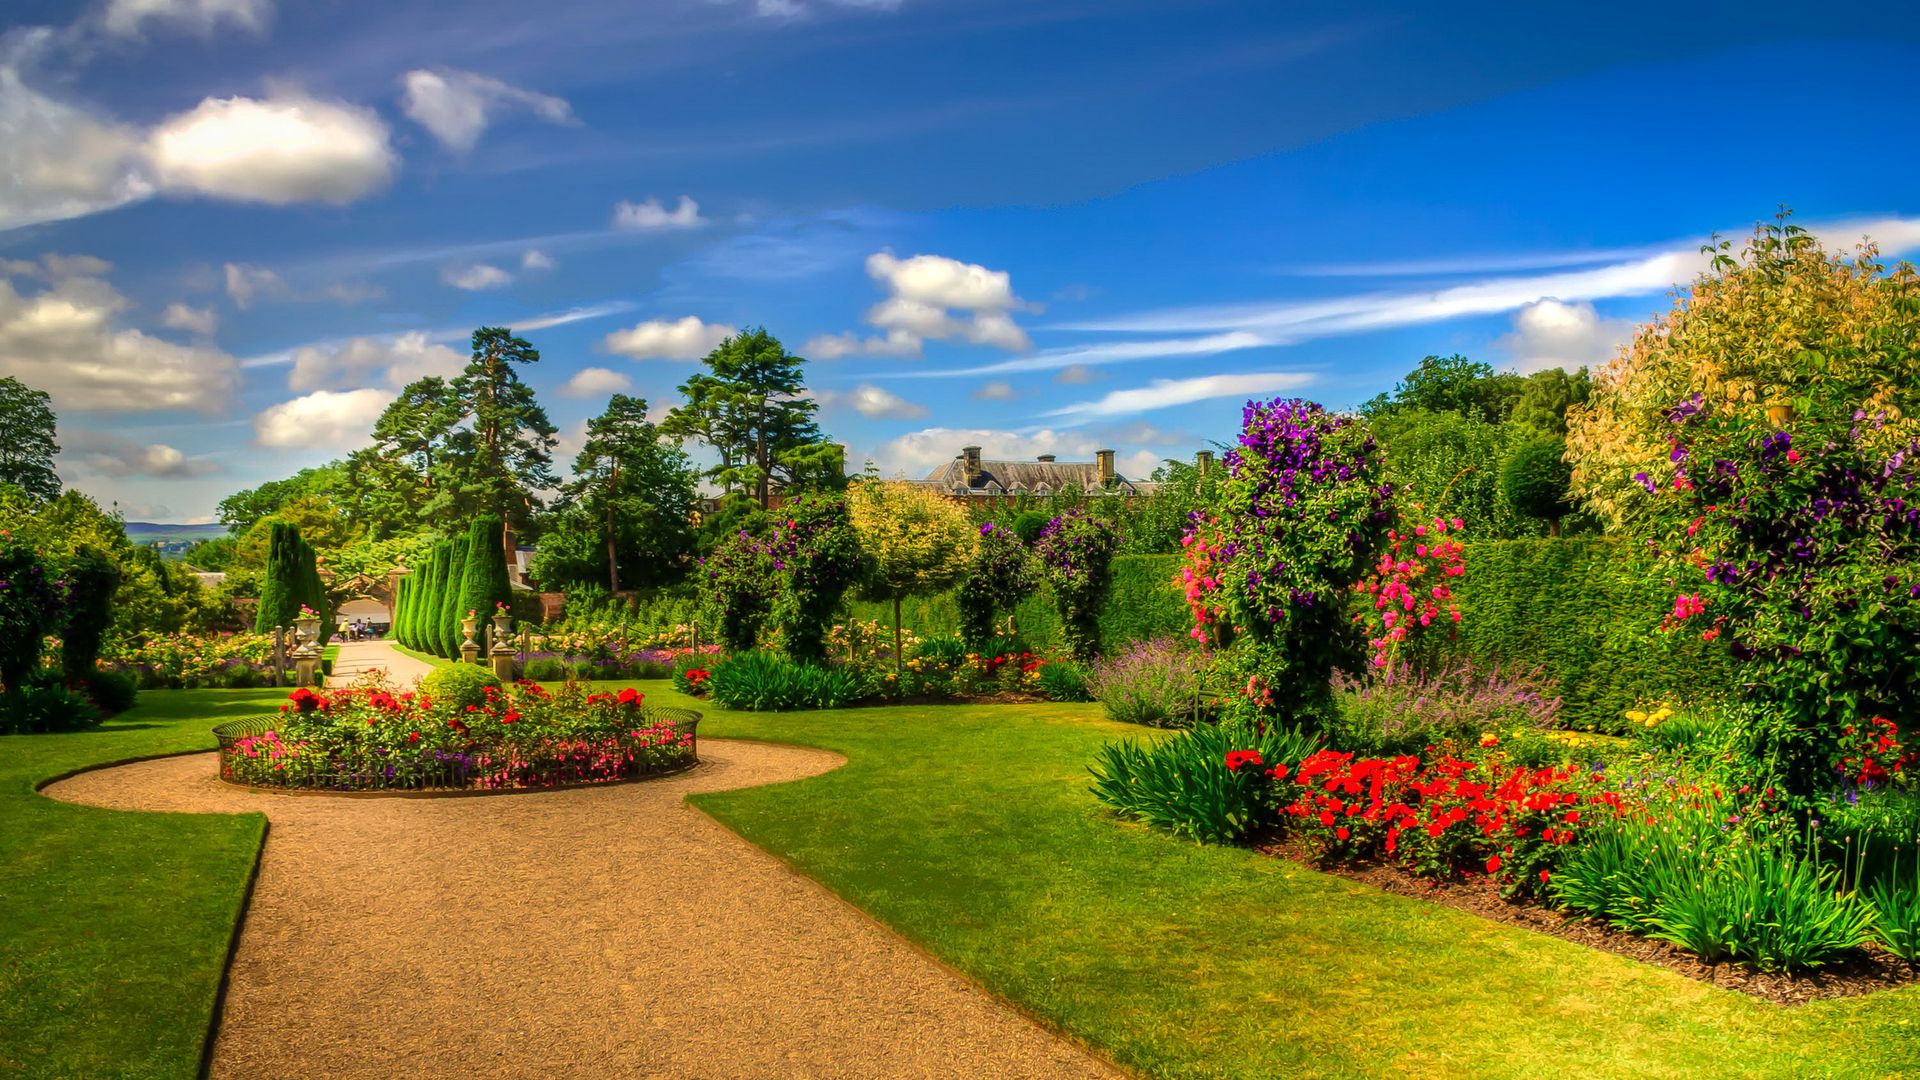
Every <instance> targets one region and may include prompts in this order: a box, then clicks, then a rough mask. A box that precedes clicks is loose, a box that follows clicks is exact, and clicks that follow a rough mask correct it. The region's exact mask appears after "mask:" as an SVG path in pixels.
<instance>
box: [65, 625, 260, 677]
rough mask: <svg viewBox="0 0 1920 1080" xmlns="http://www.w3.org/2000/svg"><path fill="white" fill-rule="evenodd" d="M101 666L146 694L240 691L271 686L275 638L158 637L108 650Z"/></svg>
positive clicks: (162, 635)
mask: <svg viewBox="0 0 1920 1080" xmlns="http://www.w3.org/2000/svg"><path fill="white" fill-rule="evenodd" d="M101 667H103V668H105V669H106V670H108V671H118V672H121V673H123V674H125V675H128V676H130V677H132V678H133V679H135V680H137V681H138V683H139V685H140V688H141V689H143V690H198V689H208V688H212V689H227V690H240V689H246V688H249V687H254V686H267V685H270V684H271V683H272V682H273V638H272V637H270V636H269V635H267V634H158V635H154V636H153V637H151V638H149V639H147V640H146V641H145V642H125V643H122V644H120V645H119V646H117V647H110V648H109V649H108V651H107V654H106V655H105V656H104V657H102V660H101Z"/></svg>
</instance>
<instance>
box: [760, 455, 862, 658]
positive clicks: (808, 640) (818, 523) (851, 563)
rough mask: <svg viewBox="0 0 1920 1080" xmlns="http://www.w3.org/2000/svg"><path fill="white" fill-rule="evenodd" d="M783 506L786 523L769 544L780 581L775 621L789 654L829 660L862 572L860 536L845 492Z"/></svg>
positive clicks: (805, 497) (803, 498) (806, 497)
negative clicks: (832, 634) (831, 634)
mask: <svg viewBox="0 0 1920 1080" xmlns="http://www.w3.org/2000/svg"><path fill="white" fill-rule="evenodd" d="M781 510H782V511H783V512H784V513H785V514H786V516H787V520H786V524H784V525H776V526H775V527H774V529H773V532H772V534H771V535H770V536H769V537H768V538H767V545H766V546H767V554H768V555H769V557H771V558H772V559H773V569H774V570H775V571H776V572H777V574H778V575H779V581H780V592H779V595H778V596H777V597H776V598H775V599H774V602H773V613H772V615H773V622H774V625H775V626H776V627H777V628H778V629H779V631H780V641H781V648H782V649H784V650H785V652H786V654H787V655H788V656H791V657H793V658H794V659H795V660H801V661H806V662H809V663H815V664H817V663H820V662H822V661H824V660H825V659H826V655H827V649H826V642H827V630H828V628H829V627H831V626H832V625H833V623H834V620H835V618H836V617H837V616H838V615H839V614H840V604H841V598H842V597H843V596H845V594H846V591H847V589H848V588H849V587H850V586H852V584H853V583H854V581H855V580H856V579H857V578H858V577H859V576H860V575H861V574H862V573H863V570H864V561H863V556H862V554H861V551H860V537H859V535H858V534H857V533H855V532H854V528H853V520H852V518H851V516H850V515H849V514H848V512H847V501H846V498H845V497H844V496H841V495H833V494H819V493H815V494H807V495H801V496H799V497H797V498H795V499H794V500H793V501H791V502H789V503H787V504H786V505H785V506H783V507H781Z"/></svg>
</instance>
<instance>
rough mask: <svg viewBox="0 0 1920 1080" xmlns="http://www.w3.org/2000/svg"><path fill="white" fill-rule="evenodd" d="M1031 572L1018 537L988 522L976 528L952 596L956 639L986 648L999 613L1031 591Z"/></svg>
mask: <svg viewBox="0 0 1920 1080" xmlns="http://www.w3.org/2000/svg"><path fill="white" fill-rule="evenodd" d="M1035 569H1036V568H1035V566H1034V561H1033V553H1032V552H1030V551H1028V550H1027V545H1026V544H1025V543H1023V542H1022V541H1021V539H1020V537H1018V536H1016V535H1014V534H1013V532H1012V531H1010V530H1008V529H1004V528H1001V527H999V526H996V525H994V524H993V523H992V522H988V523H986V524H985V525H982V526H980V538H979V542H978V543H977V544H976V545H975V546H974V549H973V553H972V559H971V560H970V561H969V562H968V564H967V569H966V575H965V576H964V577H963V578H961V580H960V585H959V587H958V588H957V589H955V590H954V596H953V598H954V603H955V605H956V606H958V608H959V609H960V627H959V629H960V637H961V638H962V639H964V640H965V641H966V642H967V644H968V645H971V646H972V647H974V648H976V649H984V648H986V646H987V643H988V641H989V640H991V639H992V638H993V636H994V632H995V631H994V623H995V620H996V616H997V615H998V614H999V612H1001V611H1002V610H1008V609H1011V608H1013V607H1015V606H1016V605H1018V604H1019V603H1020V601H1021V600H1022V599H1024V598H1025V597H1026V596H1027V595H1028V594H1030V593H1032V592H1033V589H1034V586H1035V584H1036V583H1037V577H1036V574H1035ZM895 607H896V613H897V610H898V605H896V606H895Z"/></svg>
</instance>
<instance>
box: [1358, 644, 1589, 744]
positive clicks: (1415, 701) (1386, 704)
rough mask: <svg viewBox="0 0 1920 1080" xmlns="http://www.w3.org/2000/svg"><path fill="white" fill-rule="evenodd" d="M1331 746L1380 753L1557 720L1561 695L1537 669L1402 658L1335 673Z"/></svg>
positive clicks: (1543, 726) (1536, 727)
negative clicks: (1361, 672) (1428, 664)
mask: <svg viewBox="0 0 1920 1080" xmlns="http://www.w3.org/2000/svg"><path fill="white" fill-rule="evenodd" d="M1333 686H1334V695H1335V701H1336V704H1337V709H1336V711H1335V714H1334V718H1333V720H1332V721H1331V723H1330V725H1329V726H1330V727H1331V729H1332V730H1331V732H1330V734H1331V736H1332V740H1333V743H1334V745H1336V746H1338V747H1340V748H1341V749H1344V750H1353V751H1355V752H1363V753H1370V754H1376V755H1383V754H1404V753H1415V752H1418V751H1419V750H1421V749H1422V748H1423V747H1427V746H1431V745H1433V744H1435V743H1437V742H1439V741H1440V740H1442V739H1459V740H1468V741H1471V740H1475V739H1479V738H1480V737H1481V736H1482V735H1483V734H1487V733H1499V737H1505V736H1508V735H1512V734H1517V733H1529V732H1540V731H1545V730H1548V729H1550V728H1555V727H1558V726H1559V723H1560V699H1559V698H1558V697H1555V696H1552V695H1550V694H1548V693H1547V692H1546V690H1545V686H1546V683H1545V680H1544V676H1543V673H1542V672H1541V671H1539V670H1538V669H1535V670H1532V671H1516V670H1510V669H1506V668H1502V667H1500V666H1499V665H1495V666H1493V667H1480V666H1476V665H1475V664H1473V663H1472V662H1471V661H1462V662H1460V663H1457V664H1448V665H1446V666H1444V667H1441V668H1439V669H1437V670H1433V671H1428V672H1420V671H1417V670H1415V669H1414V668H1413V667H1411V666H1409V665H1407V664H1404V663H1400V664H1393V665H1390V666H1388V667H1385V668H1376V669H1374V671H1373V672H1372V673H1371V674H1369V675H1365V676H1359V677H1354V676H1349V675H1346V674H1343V673H1336V674H1335V675H1334V680H1333Z"/></svg>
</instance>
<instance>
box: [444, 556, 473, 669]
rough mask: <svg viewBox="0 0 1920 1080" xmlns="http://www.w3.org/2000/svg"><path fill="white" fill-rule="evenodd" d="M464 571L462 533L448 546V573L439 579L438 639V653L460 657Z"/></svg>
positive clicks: (465, 611) (465, 566) (463, 614)
mask: <svg viewBox="0 0 1920 1080" xmlns="http://www.w3.org/2000/svg"><path fill="white" fill-rule="evenodd" d="M466 574H467V538H466V537H464V536H462V537H459V538H458V539H455V540H452V541H450V542H449V543H448V545H447V572H446V576H445V577H443V578H441V580H440V615H439V626H438V634H439V637H438V639H437V640H438V641H439V644H440V655H441V656H444V657H446V658H447V659H449V660H458V659H460V645H461V643H462V642H464V641H465V640H466V635H464V634H462V633H461V632H460V620H461V618H462V617H463V616H465V615H466V613H467V609H466V608H463V607H461V606H460V582H461V581H462V580H463V579H464V578H465V577H466Z"/></svg>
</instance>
